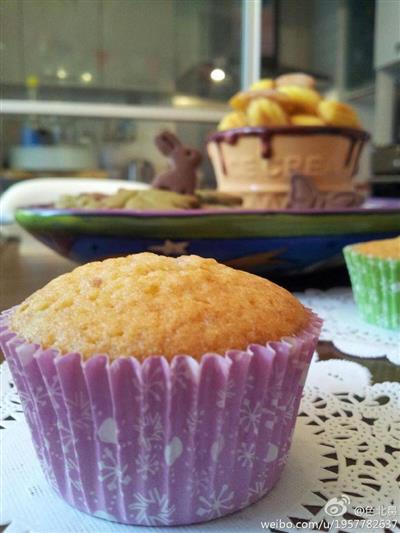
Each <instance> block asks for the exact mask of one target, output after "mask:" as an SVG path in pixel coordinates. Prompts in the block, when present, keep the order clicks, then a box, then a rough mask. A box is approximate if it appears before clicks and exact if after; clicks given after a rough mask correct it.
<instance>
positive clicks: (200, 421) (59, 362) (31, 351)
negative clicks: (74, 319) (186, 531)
mask: <svg viewBox="0 0 400 533" xmlns="http://www.w3.org/2000/svg"><path fill="white" fill-rule="evenodd" d="M11 312H12V310H10V311H7V312H5V313H3V314H2V315H0V348H1V349H2V351H3V352H4V354H5V356H6V359H7V361H8V364H9V366H10V370H11V372H12V375H13V378H14V380H15V383H16V386H17V389H18V391H19V394H20V397H21V401H22V404H23V408H24V412H25V416H26V419H27V421H28V424H29V427H30V430H31V433H32V437H33V442H34V445H35V449H36V452H37V455H38V457H39V460H40V463H41V465H42V468H43V471H44V473H45V475H46V478H47V480H48V481H49V483H50V484H51V485H52V487H53V488H54V490H55V491H56V492H57V493H58V494H59V495H60V496H61V497H62V498H64V499H65V500H66V501H67V502H68V503H70V504H71V505H73V506H74V507H76V508H78V509H80V510H82V511H84V512H86V513H89V514H92V515H95V516H98V517H101V518H105V519H108V520H113V521H117V522H122V523H127V524H140V525H182V524H193V523H196V522H203V521H206V520H211V519H214V518H217V517H220V516H224V515H226V514H229V513H232V512H234V511H237V510H239V509H241V508H243V507H246V506H247V505H249V504H251V503H253V502H255V501H256V500H258V499H260V498H261V497H262V496H264V495H265V494H266V493H267V492H268V491H269V490H271V488H272V487H273V486H274V485H275V483H276V482H277V480H278V479H279V477H280V474H281V472H282V469H283V467H284V465H285V462H286V459H287V455H288V451H289V447H290V443H291V438H292V434H293V429H294V425H295V421H296V416H297V412H298V407H299V403H300V399H301V393H302V389H303V384H304V381H305V377H306V374H307V370H308V367H309V363H310V360H311V357H312V354H313V351H314V349H315V346H316V343H317V341H318V336H319V332H320V328H321V320H320V319H319V318H318V317H317V316H316V315H314V314H313V313H311V312H310V323H309V326H308V327H307V328H306V329H305V330H304V331H302V332H301V333H300V334H298V335H297V336H295V337H290V338H285V339H282V340H281V341H279V342H270V343H268V344H267V345H266V346H262V345H255V344H254V345H250V346H249V347H248V349H247V350H246V351H236V350H235V351H233V350H231V351H228V352H226V354H225V355H224V356H221V355H218V354H205V355H203V356H202V357H201V359H200V360H199V361H197V360H195V359H193V358H192V357H190V356H186V355H179V356H175V357H174V358H173V359H172V361H171V362H168V361H167V360H166V359H165V358H164V357H161V356H154V357H149V358H147V359H146V360H145V361H144V362H142V363H141V362H139V361H138V360H137V359H135V358H134V357H120V358H118V359H116V360H114V361H112V362H111V363H110V362H109V360H108V357H107V356H106V355H94V356H93V357H91V358H90V359H88V360H87V361H83V360H82V358H81V356H80V354H78V353H69V354H66V355H61V354H60V353H59V352H58V351H57V350H54V349H47V350H45V349H42V348H41V347H40V346H39V345H36V344H29V343H26V342H25V341H24V340H23V339H22V338H19V337H18V336H17V335H16V334H14V333H13V332H11V331H10V330H9V328H8V322H9V316H10V313H11Z"/></svg>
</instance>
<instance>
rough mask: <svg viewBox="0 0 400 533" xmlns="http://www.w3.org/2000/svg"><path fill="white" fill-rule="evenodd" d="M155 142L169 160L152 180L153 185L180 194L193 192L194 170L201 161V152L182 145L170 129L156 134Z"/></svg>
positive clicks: (195, 180)
mask: <svg viewBox="0 0 400 533" xmlns="http://www.w3.org/2000/svg"><path fill="white" fill-rule="evenodd" d="M155 144H156V146H157V148H158V149H159V150H160V152H161V153H162V154H164V155H165V156H167V157H168V158H169V161H170V167H169V169H168V170H166V171H165V172H163V173H162V174H160V175H159V176H157V177H156V178H155V179H154V180H153V183H152V185H153V187H154V188H156V189H166V190H169V191H174V192H177V193H181V194H193V193H194V191H195V188H196V182H197V176H196V170H197V167H198V166H199V165H200V163H201V159H202V156H201V153H200V152H199V151H198V150H195V149H194V148H189V147H188V146H184V145H183V144H182V143H181V142H180V140H179V139H178V138H177V137H176V136H175V135H174V134H173V133H172V132H170V131H163V132H161V133H160V134H159V135H157V137H156V139H155Z"/></svg>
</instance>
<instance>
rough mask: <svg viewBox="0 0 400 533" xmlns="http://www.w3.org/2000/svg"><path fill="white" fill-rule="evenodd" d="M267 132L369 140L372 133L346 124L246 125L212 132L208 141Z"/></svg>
mask: <svg viewBox="0 0 400 533" xmlns="http://www.w3.org/2000/svg"><path fill="white" fill-rule="evenodd" d="M265 133H275V134H283V135H285V134H292V135H341V136H345V137H353V138H355V139H357V140H362V141H368V140H369V139H370V137H371V135H370V134H369V133H368V132H367V131H365V130H362V129H357V128H346V127H345V126H257V127H255V126H245V127H244V128H231V129H229V130H223V131H217V132H215V133H212V134H211V135H210V136H209V137H208V138H207V142H213V141H215V142H221V141H225V140H227V142H229V138H230V137H236V136H238V135H243V136H246V135H263V134H265Z"/></svg>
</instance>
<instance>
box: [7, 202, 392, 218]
mask: <svg viewBox="0 0 400 533" xmlns="http://www.w3.org/2000/svg"><path fill="white" fill-rule="evenodd" d="M18 210H21V211H26V210H29V211H33V212H34V211H40V212H41V213H42V214H43V215H48V216H50V215H84V216H104V215H105V216H109V215H111V216H135V217H193V216H209V215H212V216H215V215H220V216H226V215H332V214H337V215H342V214H343V215H345V214H360V215H365V214H371V213H388V212H389V213H390V212H399V213H400V199H397V198H370V199H368V200H367V201H366V202H365V203H364V204H363V205H362V206H361V207H350V208H342V209H274V210H267V209H238V208H234V209H224V208H222V209H221V208H220V209H182V210H178V209H177V210H149V211H143V210H142V211H138V210H134V209H87V208H86V209H71V208H57V207H52V206H51V205H32V206H24V207H20V208H19V209H17V211H18Z"/></svg>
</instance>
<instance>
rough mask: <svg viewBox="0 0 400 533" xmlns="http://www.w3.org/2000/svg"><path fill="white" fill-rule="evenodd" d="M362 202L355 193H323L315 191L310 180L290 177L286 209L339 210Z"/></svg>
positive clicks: (361, 198) (304, 177) (295, 176)
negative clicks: (290, 182) (290, 184)
mask: <svg viewBox="0 0 400 533" xmlns="http://www.w3.org/2000/svg"><path fill="white" fill-rule="evenodd" d="M363 201H364V198H363V196H362V195H361V194H359V193H357V192H355V191H343V192H323V191H320V190H319V189H317V187H316V186H315V185H314V183H313V181H312V179H311V178H309V177H308V176H302V175H301V174H293V175H292V186H291V190H290V194H289V199H288V206H287V207H288V209H341V208H346V207H358V206H359V205H361V204H362V203H363Z"/></svg>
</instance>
